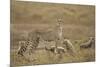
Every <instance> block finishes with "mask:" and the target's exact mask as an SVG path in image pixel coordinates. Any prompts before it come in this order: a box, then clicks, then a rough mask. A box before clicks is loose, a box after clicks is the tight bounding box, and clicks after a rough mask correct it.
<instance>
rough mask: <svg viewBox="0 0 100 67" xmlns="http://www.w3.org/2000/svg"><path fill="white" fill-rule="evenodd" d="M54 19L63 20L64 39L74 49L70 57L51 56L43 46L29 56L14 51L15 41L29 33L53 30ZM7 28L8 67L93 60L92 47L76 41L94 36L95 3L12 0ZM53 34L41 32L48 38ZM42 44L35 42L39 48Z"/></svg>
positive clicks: (15, 47) (16, 46)
mask: <svg viewBox="0 0 100 67" xmlns="http://www.w3.org/2000/svg"><path fill="white" fill-rule="evenodd" d="M58 18H62V21H63V36H64V38H67V39H69V40H71V42H72V43H73V46H74V47H75V50H76V51H77V53H76V54H75V55H74V56H73V55H70V53H64V54H62V56H60V55H58V54H57V55H55V54H53V53H49V52H47V51H45V50H44V49H41V50H36V51H35V53H33V54H32V55H30V56H28V55H27V53H26V55H25V57H21V56H19V55H18V54H17V50H18V46H19V45H18V42H19V41H21V40H25V38H26V37H27V36H28V35H27V34H29V33H30V32H34V31H42V32H45V31H52V30H54V28H55V25H56V22H57V19H58ZM10 27H11V54H10V55H11V66H18V65H38V64H55V63H70V62H88V61H95V49H93V48H88V49H82V50H80V48H79V47H80V44H81V43H83V42H85V41H86V40H88V38H89V37H95V6H93V5H84V6H83V5H71V4H67V5H66V4H49V3H37V2H21V1H20V2H19V1H17V2H16V1H12V3H11V25H10ZM53 36H54V34H48V33H46V35H45V33H44V39H48V38H51V39H52V38H53ZM51 44H52V43H51ZM44 45H45V44H44V43H43V42H40V43H39V47H43V46H44ZM46 45H48V44H46Z"/></svg>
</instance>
